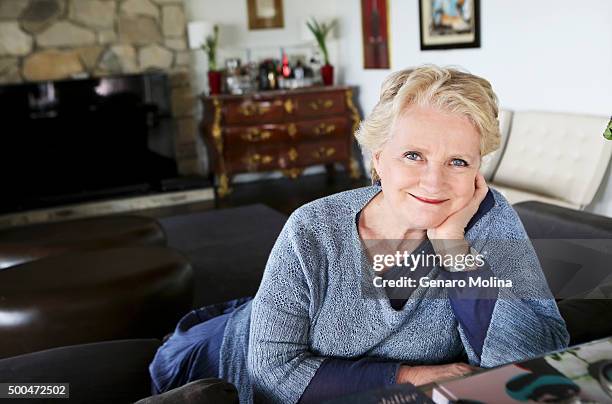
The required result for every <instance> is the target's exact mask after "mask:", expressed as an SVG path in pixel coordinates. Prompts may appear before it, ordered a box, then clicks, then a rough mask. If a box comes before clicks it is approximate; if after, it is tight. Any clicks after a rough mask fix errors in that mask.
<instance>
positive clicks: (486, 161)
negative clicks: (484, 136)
mask: <svg viewBox="0 0 612 404" xmlns="http://www.w3.org/2000/svg"><path fill="white" fill-rule="evenodd" d="M498 120H499V131H500V132H501V141H500V143H499V149H497V150H495V151H494V152H493V153H489V154H487V155H486V156H484V157H483V158H482V164H481V165H480V172H481V173H482V175H483V176H484V178H485V180H487V181H489V180H490V179H491V177H493V174H494V173H495V170H496V169H497V167H498V166H499V162H500V161H501V158H502V156H503V155H504V150H505V148H506V143H507V142H508V135H509V134H510V123H511V121H512V111H510V110H507V109H502V110H500V111H499V117H498Z"/></svg>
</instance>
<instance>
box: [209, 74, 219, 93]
mask: <svg viewBox="0 0 612 404" xmlns="http://www.w3.org/2000/svg"><path fill="white" fill-rule="evenodd" d="M208 89H209V90H210V91H209V94H210V95H215V94H220V93H221V72H218V71H212V70H211V71H209V72H208Z"/></svg>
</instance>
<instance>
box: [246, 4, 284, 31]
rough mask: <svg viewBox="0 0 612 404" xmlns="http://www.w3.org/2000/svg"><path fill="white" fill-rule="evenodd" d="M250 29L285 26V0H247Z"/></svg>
mask: <svg viewBox="0 0 612 404" xmlns="http://www.w3.org/2000/svg"><path fill="white" fill-rule="evenodd" d="M247 9H248V16H249V29H250V30H255V29H271V28H283V27H284V26H285V23H284V17H283V0H247Z"/></svg>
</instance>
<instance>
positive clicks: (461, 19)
mask: <svg viewBox="0 0 612 404" xmlns="http://www.w3.org/2000/svg"><path fill="white" fill-rule="evenodd" d="M419 22H420V31H421V50H430V49H455V48H480V0H419Z"/></svg>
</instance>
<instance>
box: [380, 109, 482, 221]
mask: <svg viewBox="0 0 612 404" xmlns="http://www.w3.org/2000/svg"><path fill="white" fill-rule="evenodd" d="M374 167H375V168H376V171H377V172H378V174H379V176H380V178H381V183H382V190H383V195H384V201H385V204H386V205H387V207H389V208H390V209H391V210H392V212H393V215H394V216H395V218H396V219H398V220H400V221H401V224H402V225H404V226H408V227H409V228H411V229H423V230H426V229H431V228H435V227H437V226H439V225H440V224H442V223H443V222H444V220H446V218H448V217H449V216H450V215H451V214H453V213H455V212H457V211H458V210H460V209H462V208H463V207H465V206H466V205H467V204H468V202H469V201H470V200H471V198H472V197H473V196H474V189H475V180H476V174H477V173H478V168H479V167H480V134H479V133H478V131H477V129H476V128H475V127H474V125H473V124H472V123H471V122H470V121H469V120H468V118H467V117H465V116H462V115H458V114H452V113H447V112H443V111H440V110H438V109H436V108H433V107H422V106H417V105H412V106H410V107H409V108H407V109H406V111H405V112H404V113H403V114H402V115H401V116H399V117H398V118H397V119H396V120H395V122H394V123H393V125H392V127H391V136H390V139H389V140H388V141H387V143H386V144H385V145H384V147H383V148H382V150H380V151H379V152H378V153H375V154H374ZM431 202H438V203H431Z"/></svg>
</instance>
